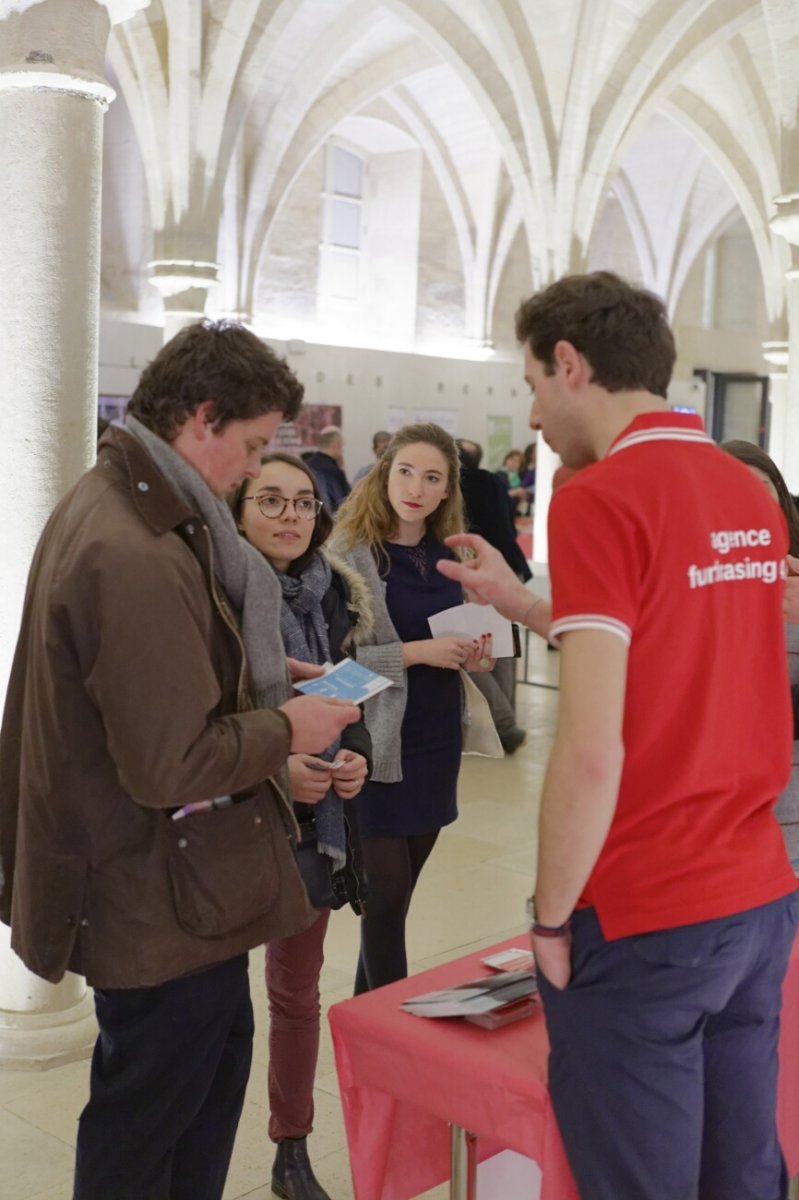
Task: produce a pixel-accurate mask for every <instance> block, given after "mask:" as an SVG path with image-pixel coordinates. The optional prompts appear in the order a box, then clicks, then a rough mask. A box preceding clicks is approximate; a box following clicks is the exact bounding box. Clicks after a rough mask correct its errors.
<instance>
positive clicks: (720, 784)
mask: <svg viewBox="0 0 799 1200" xmlns="http://www.w3.org/2000/svg"><path fill="white" fill-rule="evenodd" d="M516 331H517V335H518V338H519V341H520V342H521V343H522V345H523V346H524V356H525V378H526V379H527V382H528V383H529V384H530V387H531V388H532V389H533V391H534V393H535V398H534V401H533V407H532V412H531V416H530V424H531V427H532V428H534V429H541V431H542V433H543V435H544V437H545V439H546V441H547V442H548V443H549V445H550V446H551V447H552V449H553V450H555V451H556V452H557V453H558V454H559V455H560V456H561V458H562V459H563V462H564V463H565V464H566V465H567V466H569V467H574V468H579V472H578V474H576V475H575V476H574V477H573V478H572V479H570V480H569V481H568V483H566V484H565V485H564V486H563V487H562V488H561V489H559V491H558V493H557V495H556V496H554V497H553V500H552V504H551V508H550V515H549V545H550V572H551V579H552V597H553V599H552V609H551V612H550V610H549V606H548V605H547V604H545V602H544V601H542V600H538V599H536V598H535V597H534V596H533V595H531V593H530V592H529V591H528V590H527V589H525V588H523V587H522V586H521V585H520V584H519V583H518V581H517V580H516V579H514V578H513V577H512V575H511V574H510V572H508V571H507V569H506V568H505V566H504V563H503V562H502V560H501V559H499V557H498V556H497V555H496V552H495V551H492V549H491V547H488V546H487V545H486V544H485V543H483V542H481V541H480V539H476V538H474V537H471V536H468V535H467V536H464V537H458V538H454V539H450V542H451V544H453V545H467V546H470V547H472V548H473V549H475V550H477V552H478V554H477V558H475V559H474V560H472V561H471V562H468V563H466V564H462V565H459V564H455V563H452V564H447V563H442V564H441V566H440V568H439V569H440V570H442V571H443V572H444V574H447V575H450V576H451V577H454V578H459V579H461V580H462V582H463V583H464V585H465V586H466V587H467V588H469V590H470V591H471V592H472V593H473V594H474V595H475V596H476V598H478V599H482V600H483V601H485V602H488V603H492V604H494V605H495V606H496V607H497V608H499V609H500V611H502V612H504V613H505V614H506V615H507V616H509V617H511V618H512V619H515V620H521V621H523V622H524V623H525V624H527V625H528V626H529V627H530V628H534V629H536V630H537V631H538V632H546V631H547V629H548V633H549V636H550V637H551V638H552V640H553V641H556V642H557V643H558V644H559V645H560V647H561V686H560V706H559V714H558V727H557V733H556V737H555V742H554V746H553V749H552V754H551V757H550V761H549V766H548V770H547V775H546V779H545V782H544V788H543V793H542V798H541V818H540V831H539V858H538V876H537V886H536V895H535V898H534V902H533V903H532V919H533V945H534V949H535V953H536V959H537V962H538V969H539V976H540V984H541V994H542V997H543V1000H544V1006H545V1011H546V1018H547V1027H548V1031H549V1035H550V1042H551V1046H552V1051H551V1058H550V1068H549V1084H550V1091H551V1094H552V1099H553V1104H554V1107H555V1112H556V1114H557V1118H558V1124H559V1126H560V1130H561V1133H562V1135H563V1140H564V1144H565V1147H566V1152H567V1155H568V1157H569V1162H570V1164H571V1167H572V1170H573V1173H574V1176H575V1179H576V1181H577V1185H578V1188H579V1191H580V1195H581V1197H583V1200H696V1198H697V1197H700V1198H701V1200H784V1197H785V1196H786V1195H787V1178H786V1171H785V1164H784V1161H783V1158H782V1154H781V1151H780V1147H779V1143H778V1140H777V1134H776V1126H775V1103H776V1075H777V1053H776V1051H777V1037H778V1027H779V1010H780V1003H781V985H782V979H783V976H784V974H785V969H786V965H787V960H788V955H789V952H790V947H791V944H792V941H793V937H794V933H795V928H796V922H797V920H798V919H799V908H798V907H797V900H796V895H795V889H796V880H795V878H794V876H793V872H792V871H791V868H790V865H789V863H788V859H787V856H786V853H785V850H784V846H783V841H782V837H781V835H780V831H779V828H778V826H777V824H776V821H775V820H774V817H773V814H772V806H773V804H774V800H775V798H776V796H777V795H778V794H779V792H780V791H781V790H782V788H783V786H784V784H785V782H786V780H787V778H788V774H789V770H790V747H791V742H792V736H793V734H792V724H791V712H790V699H789V696H790V693H789V686H788V678H787V669H786V654H785V645H784V627H783V620H782V597H783V583H782V580H783V575H784V560H785V555H786V552H787V546H788V541H787V533H786V530H785V527H784V521H783V519H782V515H781V513H780V511H779V508H778V506H777V505H776V504H775V503H774V502H773V500H772V499H771V497H770V496H769V495H768V493H767V492H766V489H765V488H763V487H762V486H761V485H760V484H759V483H758V481H756V480H755V479H754V478H753V477H752V475H751V473H749V472H747V471H746V469H745V468H744V469H741V466H740V464H739V463H737V462H735V461H734V460H732V459H730V458H729V457H728V456H726V455H724V454H723V452H722V451H720V450H719V449H718V448H717V447H716V446H715V445H714V444H713V442H712V441H711V439H710V438H709V437H708V436H707V434H706V433H705V431H704V429H703V427H702V423H701V421H700V420H699V418H697V417H694V416H687V415H684V414H677V413H674V412H672V411H671V410H670V409H669V406H668V403H667V401H666V388H667V385H668V382H669V379H670V376H671V371H672V367H673V364H674V358H675V350H674V341H673V338H672V334H671V331H670V329H669V327H668V322H667V319H666V313H665V310H664V308H663V305H662V304H661V302H660V300H658V299H657V298H656V297H655V296H653V295H651V294H650V293H648V292H645V291H643V290H640V289H637V288H634V287H632V286H631V285H629V284H627V283H625V282H624V281H622V280H621V279H619V278H618V277H617V276H615V275H612V274H610V273H608V272H598V273H596V274H593V275H586V276H573V277H570V278H568V279H564V280H561V281H560V282H559V283H556V284H553V285H552V286H551V287H549V288H547V289H546V290H545V291H543V292H541V293H539V294H538V295H536V296H534V297H533V298H532V299H531V300H528V301H527V302H526V303H525V304H524V305H523V306H522V308H521V309H520V310H519V312H518V313H517V316H516Z"/></svg>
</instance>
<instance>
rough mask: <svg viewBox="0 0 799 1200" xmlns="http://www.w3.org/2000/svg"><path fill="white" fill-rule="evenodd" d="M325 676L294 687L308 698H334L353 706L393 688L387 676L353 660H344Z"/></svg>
mask: <svg viewBox="0 0 799 1200" xmlns="http://www.w3.org/2000/svg"><path fill="white" fill-rule="evenodd" d="M326 666H328V667H329V669H328V670H326V671H325V673H324V675H319V676H318V677H317V678H316V679H306V680H303V682H302V683H296V684H295V685H294V686H295V688H296V690H297V691H298V692H304V693H305V695H306V696H333V697H335V699H337V700H349V701H350V703H351V704H361V703H363V701H364V700H369V699H370V698H371V697H372V696H376V695H377V694H378V692H382V691H384V690H385V689H386V688H389V687H393V686H394V685H393V683H392V682H391V680H390V679H386V677H385V675H378V674H377V673H376V672H375V671H370V670H369V668H368V667H362V666H361V664H360V663H357V662H355V660H354V659H352V658H344V659H342V660H341V662H340V663H337V664H336V666H335V667H331V666H329V664H326Z"/></svg>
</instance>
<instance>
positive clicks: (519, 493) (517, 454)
mask: <svg viewBox="0 0 799 1200" xmlns="http://www.w3.org/2000/svg"><path fill="white" fill-rule="evenodd" d="M522 469H523V459H522V452H521V450H509V451H508V453H507V454H506V455H505V457H504V458H503V460H502V466H501V467H500V468H499V470H498V471H497V476H498V478H499V479H501V480H502V482H503V483H504V484H505V487H506V489H507V492H508V500H509V501H510V506H511V510H512V512H513V515H514V517H518V516H524V515H525V514H526V513H527V512H528V510H529V507H530V492H529V491H528V489H527V488H526V487H524V486H523V485H522Z"/></svg>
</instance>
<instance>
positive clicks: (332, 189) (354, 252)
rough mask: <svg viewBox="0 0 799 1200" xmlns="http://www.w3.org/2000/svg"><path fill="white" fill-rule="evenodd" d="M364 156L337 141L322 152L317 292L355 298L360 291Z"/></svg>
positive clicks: (326, 296) (334, 297)
mask: <svg viewBox="0 0 799 1200" xmlns="http://www.w3.org/2000/svg"><path fill="white" fill-rule="evenodd" d="M365 174H366V163H365V161H364V159H363V158H362V157H361V156H360V155H358V154H354V153H353V152H352V151H351V150H347V149H345V147H344V146H341V145H339V144H338V143H337V142H331V143H330V144H329V145H328V146H327V149H326V152H325V178H324V186H323V190H322V236H321V242H320V250H319V295H320V296H323V297H325V298H326V299H331V300H357V299H358V298H359V296H360V294H361V267H362V264H361V250H362V239H363V231H364V211H363V210H364V198H363V196H364V176H365Z"/></svg>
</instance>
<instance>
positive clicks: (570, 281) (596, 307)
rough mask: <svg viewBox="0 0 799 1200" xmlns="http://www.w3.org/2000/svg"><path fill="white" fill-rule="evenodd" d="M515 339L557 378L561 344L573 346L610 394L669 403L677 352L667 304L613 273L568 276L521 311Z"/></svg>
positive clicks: (537, 295)
mask: <svg viewBox="0 0 799 1200" xmlns="http://www.w3.org/2000/svg"><path fill="white" fill-rule="evenodd" d="M516 337H517V339H518V340H519V342H520V343H521V344H522V345H523V344H524V343H525V342H529V343H530V349H531V350H532V352H533V354H534V355H535V357H536V358H537V359H538V361H539V362H541V363H543V364H544V370H545V371H546V373H547V374H548V375H553V374H554V373H555V357H554V350H555V345H556V343H557V342H560V341H566V342H571V344H572V345H573V346H574V348H575V349H576V350H579V352H580V353H581V354H583V355H584V356H585V358H586V359H587V360H588V362H589V363H590V365H591V370H592V372H593V375H592V378H593V379H594V380H595V382H596V383H598V384H600V385H601V386H602V387H604V388H606V389H607V391H609V392H621V391H639V390H643V391H647V392H652V393H653V394H654V395H655V396H662V397H663V398H664V399H665V398H666V389H667V388H668V385H669V380H670V379H671V373H672V370H673V369H674V360H675V358H676V357H677V352H676V349H675V346H674V335H673V334H672V332H671V329H670V328H669V321H668V315H667V313H666V308H665V306H664V304H663V301H662V300H660V299H659V298H658V297H657V296H655V295H654V293H652V292H648V291H646V290H645V289H644V288H639V287H635V286H634V285H633V284H631V283H628V282H627V281H626V280H624V279H621V278H620V277H619V276H618V275H614V274H613V272H611V271H594V272H593V273H592V274H590V275H568V276H566V278H565V279H560V280H558V282H557V283H553V284H551V285H550V286H549V287H548V288H545V289H544V290H543V291H541V292H537V293H536V295H535V296H532V297H531V298H530V299H529V300H526V301H525V302H524V304H522V305H521V307H520V308H519V310H518V312H517V313H516Z"/></svg>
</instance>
